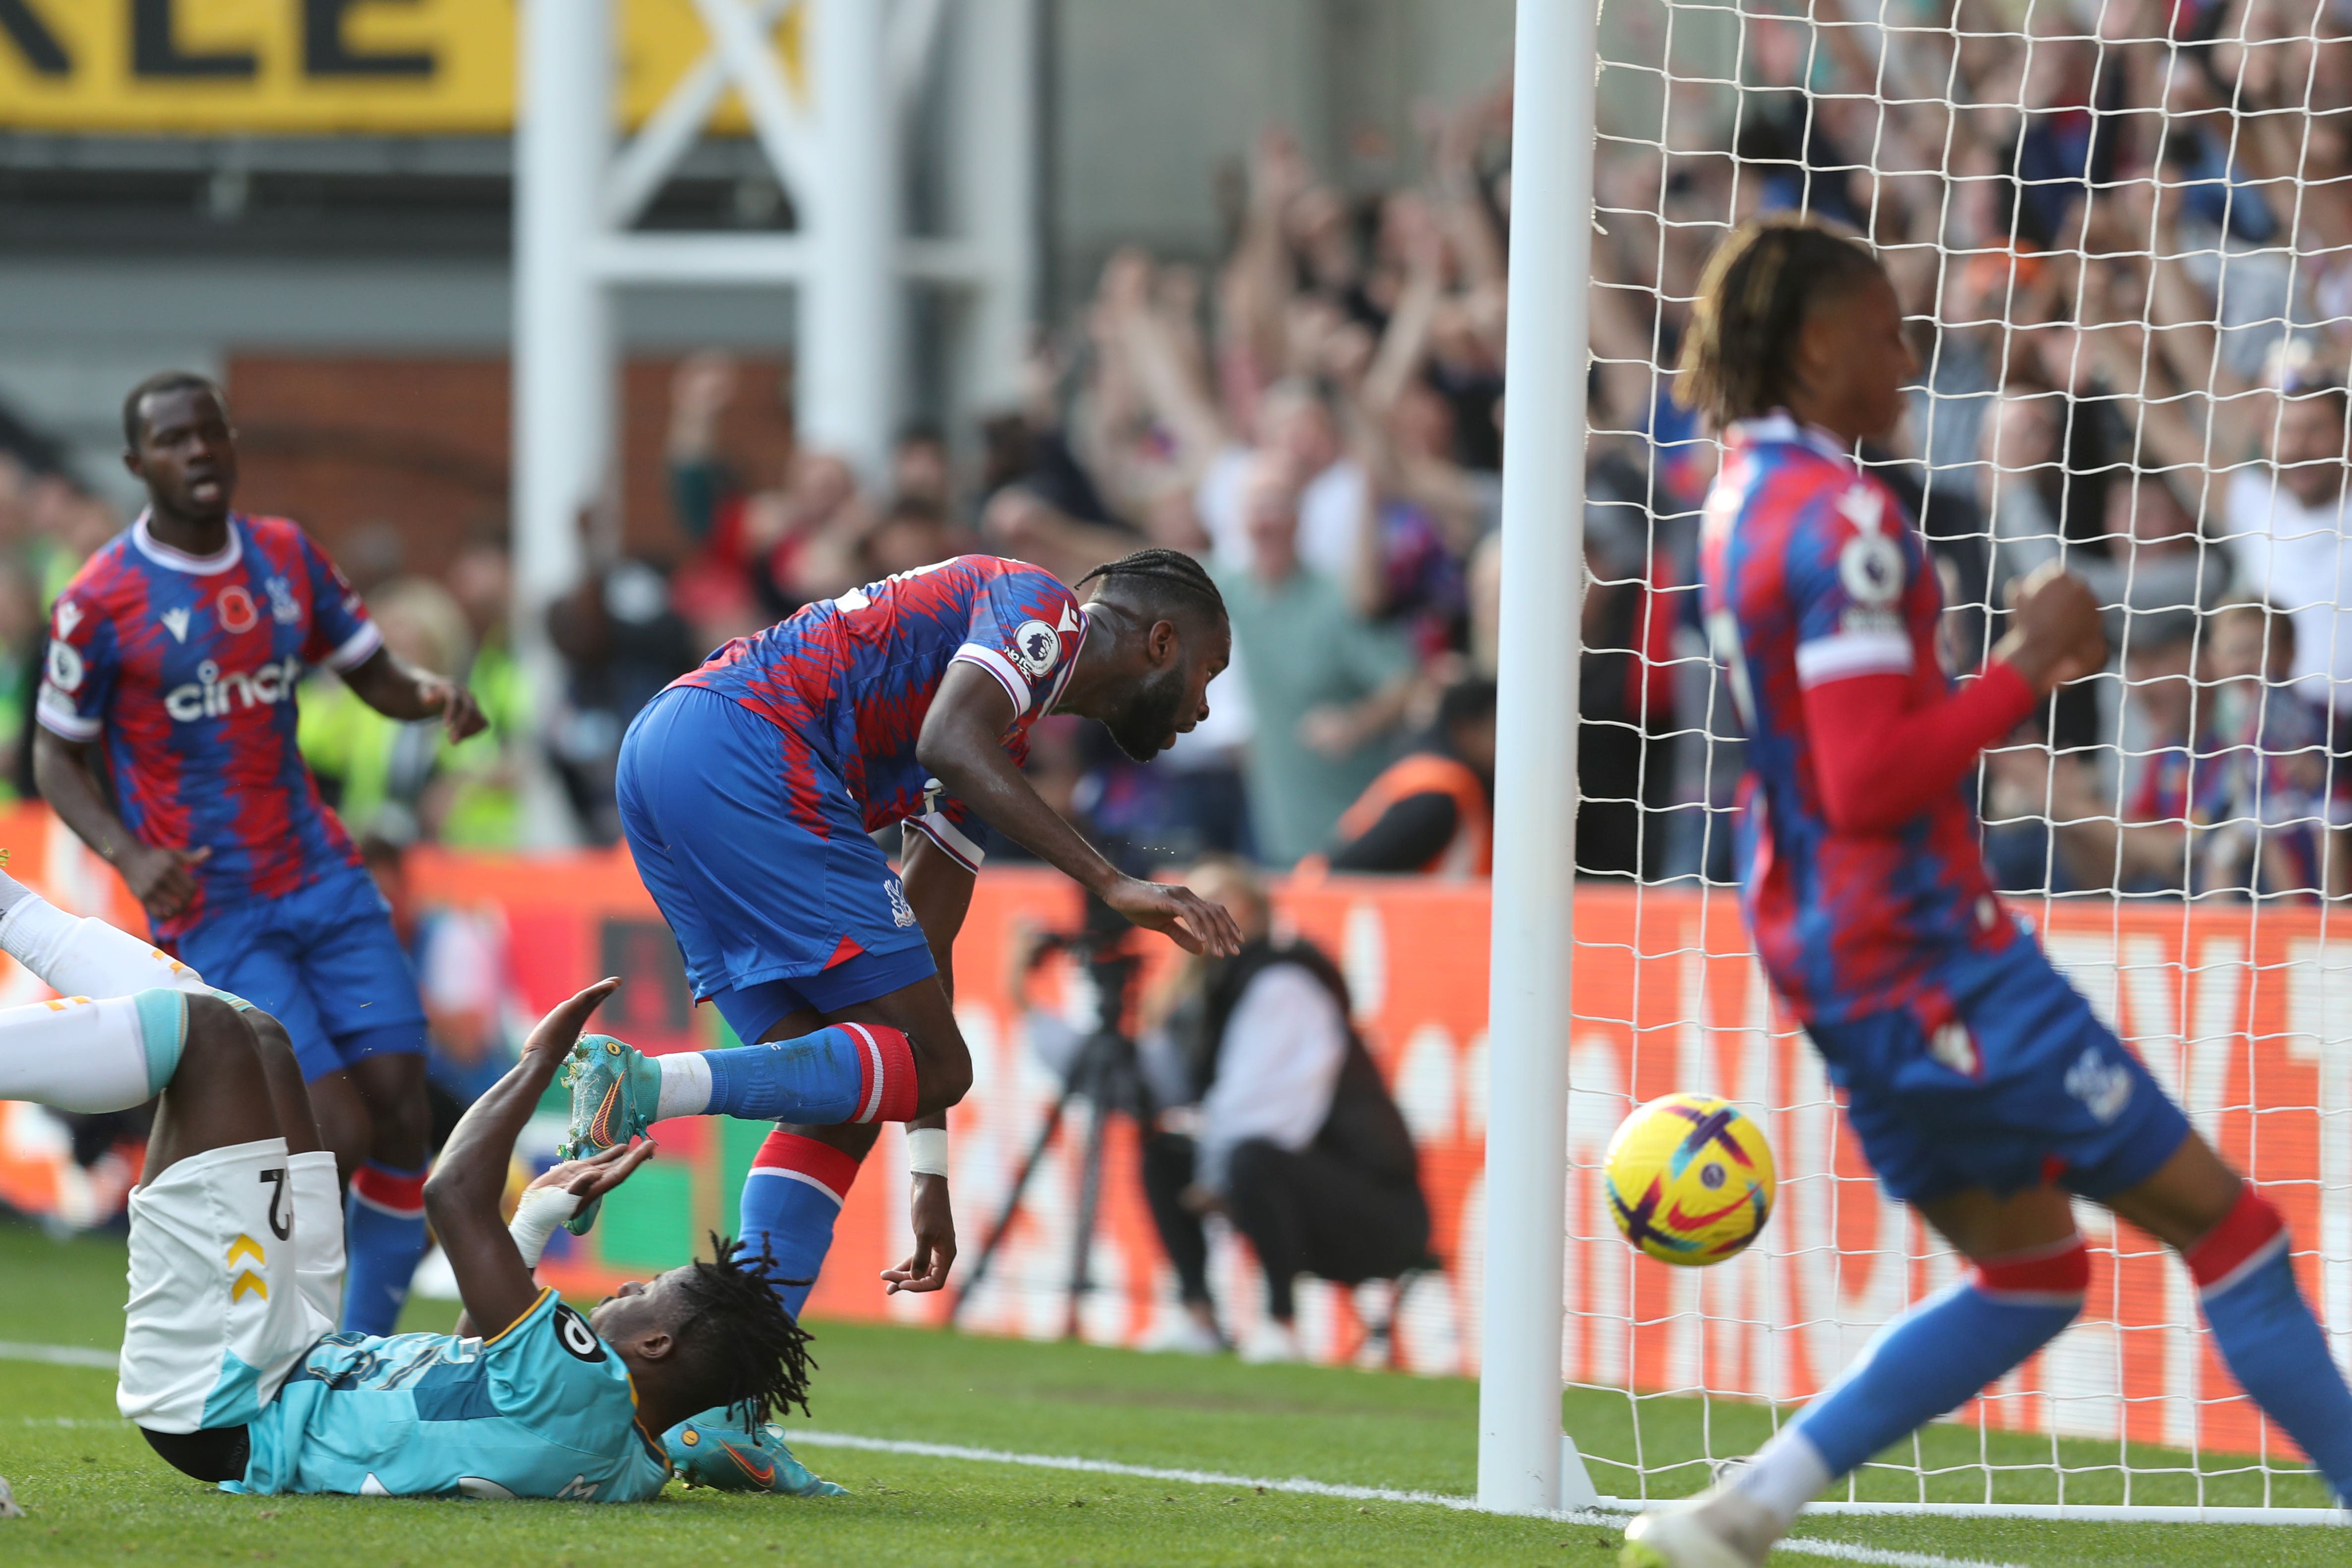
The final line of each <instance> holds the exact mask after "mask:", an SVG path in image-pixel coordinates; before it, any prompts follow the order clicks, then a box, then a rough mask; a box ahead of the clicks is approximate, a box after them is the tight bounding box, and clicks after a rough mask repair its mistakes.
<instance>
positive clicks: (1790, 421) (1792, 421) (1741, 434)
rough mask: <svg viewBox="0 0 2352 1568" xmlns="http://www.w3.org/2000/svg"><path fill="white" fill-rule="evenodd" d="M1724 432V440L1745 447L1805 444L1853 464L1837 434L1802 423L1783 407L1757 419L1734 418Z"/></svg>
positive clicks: (1844, 463)
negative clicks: (1766, 444)
mask: <svg viewBox="0 0 2352 1568" xmlns="http://www.w3.org/2000/svg"><path fill="white" fill-rule="evenodd" d="M1723 434H1724V436H1725V437H1726V438H1727V439H1728V440H1730V441H1733V442H1735V443H1738V444H1740V445H1746V446H1755V445H1759V444H1761V443H1763V442H1767V441H1779V442H1783V443H1787V444H1789V445H1792V446H1798V447H1807V448H1810V449H1811V450H1812V451H1815V452H1818V453H1820V454H1821V455H1822V457H1824V458H1828V459H1829V460H1830V461H1831V462H1832V463H1835V464H1837V465H1838V466H1839V467H1840V468H1853V453H1852V452H1849V451H1847V450H1846V449H1845V448H1844V447H1841V446H1839V445H1838V440H1837V437H1834V436H1832V435H1831V434H1830V433H1829V432H1828V431H1826V430H1824V429H1822V427H1821V426H1818V425H1807V424H1803V423H1801V421H1800V420H1799V419H1798V418H1797V416H1795V415H1793V414H1791V413H1790V412H1789V411H1788V410H1787V409H1785V408H1775V409H1774V410H1772V412H1771V413H1769V414H1767V415H1765V416H1763V417H1762V418H1760V419H1739V420H1735V421H1733V422H1732V425H1731V427H1730V428H1729V429H1727V430H1726V431H1725V432H1724V433H1723Z"/></svg>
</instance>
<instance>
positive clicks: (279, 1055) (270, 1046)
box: [237, 1006, 300, 1072]
mask: <svg viewBox="0 0 2352 1568" xmlns="http://www.w3.org/2000/svg"><path fill="white" fill-rule="evenodd" d="M237 1016H238V1017H240V1018H242V1019H244V1020H245V1026H246V1027H247V1029H250V1030H251V1031H252V1032H253V1046H254V1049H255V1050H257V1051H258V1052H259V1053H260V1055H261V1059H262V1061H263V1062H264V1063H265V1064H267V1065H272V1066H274V1065H276V1064H278V1063H279V1062H281V1061H283V1062H292V1063H294V1064H295V1070H297V1071H298V1072H299V1070H300V1063H299V1061H298V1060H297V1059H296V1058H295V1055H294V1037H292V1036H291V1035H289V1034H288V1033H287V1032H286V1026H285V1025H283V1024H281V1023H279V1022H278V1020H277V1019H276V1018H275V1017H273V1016H270V1015H269V1014H268V1013H265V1012H263V1011H262V1010H261V1009H260V1008H258V1007H250V1006H248V1007H246V1008H244V1009H241V1010H237Z"/></svg>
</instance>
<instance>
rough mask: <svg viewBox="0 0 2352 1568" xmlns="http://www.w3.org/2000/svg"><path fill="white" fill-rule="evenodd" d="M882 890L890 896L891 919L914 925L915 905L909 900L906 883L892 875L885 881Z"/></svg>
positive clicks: (905, 924)
mask: <svg viewBox="0 0 2352 1568" xmlns="http://www.w3.org/2000/svg"><path fill="white" fill-rule="evenodd" d="M882 891H883V892H884V893H886V894H887V895H888V896H889V900H890V919H891V920H892V921H895V922H896V923H898V924H899V925H902V926H910V925H913V924H914V923H915V906H914V905H912V904H910V903H908V901H907V889H906V884H904V883H902V882H900V881H899V880H898V878H896V877H892V878H889V879H886V880H885V881H884V882H883V884H882Z"/></svg>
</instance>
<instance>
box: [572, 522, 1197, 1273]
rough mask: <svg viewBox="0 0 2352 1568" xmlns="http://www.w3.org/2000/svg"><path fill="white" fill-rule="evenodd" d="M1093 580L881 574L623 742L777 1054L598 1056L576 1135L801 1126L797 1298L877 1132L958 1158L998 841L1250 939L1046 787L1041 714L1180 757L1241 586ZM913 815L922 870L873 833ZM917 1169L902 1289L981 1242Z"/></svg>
mask: <svg viewBox="0 0 2352 1568" xmlns="http://www.w3.org/2000/svg"><path fill="white" fill-rule="evenodd" d="M1095 575H1096V576H1097V577H1098V578H1099V579H1100V583H1099V586H1098V587H1097V589H1096V591H1095V593H1094V595H1093V596H1092V597H1091V598H1090V599H1089V600H1088V601H1087V603H1086V604H1084V605H1080V604H1079V602H1078V600H1077V598H1076V595H1074V594H1073V593H1072V592H1071V590H1070V589H1069V588H1067V587H1066V586H1065V585H1064V584H1062V583H1061V582H1060V581H1058V580H1057V579H1056V578H1055V577H1054V575H1053V574H1051V573H1048V572H1045V571H1043V570H1041V569H1040V568H1038V567H1035V566H1032V565H1029V564H1027V563H1023V562H1018V561H1006V560H1002V559H999V558H997V557H995V556H988V555H964V556H958V557H956V558H955V559H953V560H951V561H943V562H940V563H938V564H937V565H934V566H926V567H923V568H920V569H919V570H917V571H913V572H906V573H901V574H898V575H897V576H895V577H890V578H887V579H885V580H884V581H882V582H878V583H872V584H867V585H866V586H865V587H863V588H857V589H853V590H851V591H850V592H849V593H847V594H845V595H842V596H841V597H839V598H838V599H833V600H828V601H825V602H824V603H820V604H815V605H809V606H808V607H807V608H805V609H803V610H802V611H801V612H800V613H798V614H797V615H795V616H793V617H792V618H791V619H789V620H786V621H783V622H781V623H779V624H778V625H776V626H771V627H769V628H768V629H767V630H766V631H763V632H761V633H760V634H758V635H757V636H755V637H741V638H738V639H736V640H735V641H733V642H731V643H729V644H728V645H727V646H726V647H722V648H720V649H719V651H718V652H717V653H715V654H713V655H711V656H710V658H709V659H708V660H707V661H706V662H705V663H704V664H703V666H702V667H701V668H699V669H697V670H694V671H692V672H691V673H689V674H688V675H685V676H682V677H681V678H679V679H677V681H676V682H674V683H673V684H672V685H671V686H670V688H669V689H667V690H666V691H664V692H663V693H662V694H661V695H660V696H659V697H657V698H656V699H655V700H654V701H653V702H652V703H650V704H648V705H647V707H646V710H645V711H644V712H642V713H640V714H639V715H638V716H637V718H636V720H635V722H633V723H632V724H631V725H630V727H629V732H628V735H627V737H626V739H625V741H624V742H623V743H622V747H621V760H620V768H619V776H618V779H617V791H616V793H617V795H618V798H619V804H620V809H621V821H622V824H623V826H624V827H625V830H626V832H627V834H628V839H629V849H630V852H631V853H632V855H634V856H635V859H636V864H637V869H638V873H639V875H641V876H642V877H644V879H645V881H646V889H648V890H649V891H650V892H651V893H652V894H653V896H654V901H655V902H656V904H657V905H658V906H660V909H661V911H662V915H663V918H664V919H666V920H667V921H668V922H669V926H670V930H671V931H672V932H673V933H674V934H675V935H676V936H677V942H678V947H679V950H680V951H681V952H682V953H683V954H684V956H685V961H686V970H687V975H688V979H689V980H690V981H691V982H692V983H693V985H694V990H695V994H696V995H697V996H698V997H699V998H704V999H708V1000H709V1001H710V1002H712V1003H713V1004H715V1005H717V1006H718V1008H719V1012H720V1014H721V1015H722V1016H724V1017H725V1018H726V1019H727V1021H728V1023H729V1024H730V1026H732V1027H733V1029H734V1031H735V1033H736V1035H737V1036H738V1037H740V1038H741V1039H742V1040H745V1041H747V1042H754V1043H753V1044H751V1045H747V1046H746V1047H742V1048H740V1049H735V1050H722V1051H707V1052H696V1053H680V1054H678V1055H674V1056H667V1057H662V1058H654V1059H646V1058H639V1057H638V1056H637V1055H636V1053H635V1052H634V1051H631V1050H629V1049H628V1048H627V1047H622V1046H619V1045H618V1042H614V1046H613V1048H610V1049H606V1050H604V1051H602V1052H601V1053H591V1054H590V1056H589V1057H588V1058H586V1059H584V1060H583V1066H582V1070H581V1072H580V1073H578V1074H575V1077H574V1080H573V1093H574V1097H575V1098H574V1101H573V1106H574V1114H573V1121H572V1147H573V1148H574V1149H575V1150H577V1151H578V1152H581V1153H583V1154H584V1153H587V1152H593V1150H594V1149H597V1148H601V1147H604V1146H607V1145H609V1144H610V1143H612V1142H626V1141H627V1140H628V1139H629V1138H630V1137H632V1136H634V1135H635V1132H637V1131H640V1130H642V1129H643V1127H644V1126H645V1125H646V1123H647V1122H649V1121H654V1120H656V1119H658V1118H661V1117H666V1116H673V1115H694V1114H702V1113H706V1112H708V1113H712V1114H724V1115H732V1116H739V1117H748V1118H761V1119H772V1120H775V1121H779V1122H780V1123H782V1126H781V1128H780V1130H779V1131H778V1132H777V1133H776V1134H775V1135H774V1136H772V1137H771V1138H770V1139H769V1140H768V1142H767V1144H766V1145H765V1146H764V1147H763V1148H762V1149H761V1153H760V1157H759V1160H758V1162H757V1163H756V1166H755V1168H754V1170H753V1173H752V1175H751V1180H750V1182H749V1183H748V1184H747V1185H746V1187H745V1190H744V1194H743V1210H742V1213H743V1226H744V1234H745V1236H746V1237H747V1238H748V1240H749V1243H750V1245H751V1246H753V1247H759V1246H761V1245H762V1244H764V1245H765V1246H766V1247H768V1248H769V1250H770V1251H771V1252H772V1254H773V1256H774V1258H775V1259H776V1264H777V1268H776V1279H777V1280H778V1281H779V1285H778V1289H779V1290H780V1291H781V1292H782V1294H783V1296H784V1299H785V1300H786V1302H787V1304H788V1305H789V1306H791V1307H792V1309H793V1310H794V1311H798V1310H799V1308H800V1306H801V1303H802V1301H803V1300H804V1298H805V1297H806V1295H807V1290H808V1284H809V1281H811V1280H813V1279H814V1277H815V1274H816V1271H817V1268H818V1266H819V1265H820V1264H821V1263H822V1262H823V1260H824V1254H825V1250H826V1248H827V1247H828V1246H829V1245H830V1242H831V1237H832V1231H833V1223H834V1217H835V1213H836V1212H837V1211H838V1209H839V1207H840V1205H841V1200H842V1196H843V1194H845V1192H846V1191H847V1188H848V1184H849V1182H850V1180H851V1179H852V1178H853V1177H854V1176H855V1175H856V1172H857V1166H858V1163H859V1162H860V1161H861V1160H862V1159H863V1158H864V1156H865V1154H866V1152H867V1151H868V1150H869V1149H870V1148H872V1146H873V1143H874V1139H875V1134H876V1131H877V1124H878V1123H880V1122H883V1121H908V1122H912V1123H914V1124H915V1126H916V1127H917V1129H918V1130H919V1132H918V1136H919V1137H920V1138H921V1139H922V1142H921V1143H919V1144H917V1145H915V1147H916V1148H918V1149H919V1150H920V1149H927V1148H936V1147H937V1145H938V1143H939V1142H943V1141H944V1135H943V1134H938V1135H934V1134H933V1133H932V1131H931V1130H932V1129H933V1128H936V1127H940V1126H943V1124H944V1115H945V1112H946V1110H947V1108H948V1107H949V1106H950V1105H952V1104H954V1103H955V1102H956V1101H957V1100H960V1099H961V1098H962V1095H963V1091H964V1089H965V1086H966V1085H967V1084H968V1083H969V1082H970V1080H971V1058H970V1057H969V1055H968V1053H967V1051H966V1048H965V1046H964V1042H963V1038H962V1036H961V1032H960V1031H959V1029H958V1027H957V1025H956V1021H955V1015H954V1013H953V1011H952V1010H951V1009H950V992H949V984H950V966H949V958H950V949H951V947H952V944H953V942H954V940H955V936H956V932H957V930H958V928H960V927H961V924H962V922H963V917H964V912H965V910H966V908H967V906H968V904H969V902H970V900H971V887H972V877H973V874H974V872H975V871H976V870H977V869H978V868H979V866H980V863H981V858H982V839H983V837H985V834H986V830H987V829H988V828H993V829H995V830H996V831H999V832H1003V833H1004V834H1007V835H1008V836H1010V837H1013V839H1015V840H1016V841H1017V842H1019V843H1021V844H1022V845H1024V847H1027V848H1028V849H1029V850H1031V851H1032V852H1033V853H1034V854H1035V855H1037V856H1038V858H1041V859H1043V860H1045V861H1046V862H1047V863H1048V864H1050V865H1053V866H1055V867H1057V868H1060V869H1062V870H1063V871H1065V872H1066V873H1068V874H1069V875H1070V876H1071V877H1072V878H1073V879H1076V880H1077V881H1078V882H1079V883H1080V884H1081V885H1082V886H1084V887H1085V888H1086V889H1087V890H1088V891H1089V892H1092V893H1094V894H1096V895H1097V896H1098V897H1099V898H1101V899H1102V900H1104V901H1105V902H1106V903H1108V904H1109V905H1110V906H1111V907H1112V908H1113V909H1116V910H1118V911H1119V912H1120V913H1121V914H1123V915H1125V916H1127V917H1128V919H1129V920H1131V921H1134V922H1135V923H1137V924H1138V925H1143V926H1149V927H1150V928H1152V929H1154V930H1157V931H1165V932H1166V933H1168V934H1169V935H1170V936H1171V938H1173V939H1174V940H1176V941H1177V942H1180V943H1181V944H1183V945H1184V946H1185V947H1187V948H1190V949H1192V951H1194V952H1200V951H1202V950H1204V949H1205V950H1208V951H1211V952H1233V951H1234V950H1235V949H1237V948H1238V947H1239V945H1240V941H1239V937H1238V935H1237V933H1236V931H1235V930H1234V923H1233V920H1232V917H1231V916H1229V915H1228V914H1227V913H1226V912H1225V911H1224V910H1223V909H1222V908H1220V907H1218V906H1216V905H1213V904H1208V903H1204V902H1203V901H1202V900H1200V899H1198V898H1196V897H1194V896H1193V895H1192V893H1191V892H1189V891H1187V890H1186V889H1182V888H1173V887H1167V886H1163V885H1161V884H1159V883H1155V882H1150V881H1143V880H1139V879H1136V878H1132V877H1129V876H1126V875H1124V874H1122V873H1121V872H1119V871H1118V869H1117V868H1114V867H1112V866H1111V865H1110V864H1109V863H1108V861H1106V860H1105V859H1104V858H1103V857H1102V856H1101V855H1099V854H1097V852H1096V851H1095V849H1094V848H1093V847H1092V846H1090V845H1088V844H1087V841H1086V840H1085V839H1084V838H1083V837H1080V836H1079V835H1078V834H1077V832H1076V830H1075V829H1073V828H1072V827H1071V826H1069V824H1067V823H1066V822H1065V821H1064V820H1063V819H1062V818H1061V817H1060V816H1057V815H1056V814H1055V812H1054V810H1053V809H1052V808H1051V807H1050V806H1048V805H1046V804H1045V801H1043V800H1042V799H1040V798H1039V797H1038V795H1037V794H1036V792H1035V791H1034V790H1033V789H1032V788H1031V787H1030V786H1029V784H1028V783H1027V781H1026V780H1024V778H1023V776H1022V774H1021V771H1020V763H1021V761H1022V758H1023V757H1024V754H1025V752H1026V751H1027V746H1028V733H1029V729H1030V726H1031V725H1032V724H1034V722H1035V721H1037V720H1038V719H1039V718H1041V717H1043V716H1044V715H1045V713H1047V712H1049V711H1055V710H1058V711H1061V712H1066V713H1076V714H1081V715H1085V716H1087V717H1089V718H1094V719H1097V720H1099V721H1101V722H1102V723H1103V724H1104V725H1105V726H1106V727H1107V728H1108V730H1109V731H1110V732H1111V736H1112V738H1113V739H1114V740H1115V741H1116V742H1118V745H1119V747H1120V748H1121V749H1122V750H1124V751H1125V752H1128V754H1129V755H1130V756H1134V757H1136V758H1138V759H1143V758H1149V757H1150V756H1152V755H1153V754H1155V753H1157V752H1160V751H1161V750H1163V749H1164V748H1166V747H1167V746H1168V745H1170V744H1171V743H1172V742H1174V740H1175V738H1176V735H1177V732H1178V731H1183V730H1190V729H1191V728H1192V726H1193V725H1194V724H1195V723H1196V722H1198V721H1199V720H1200V719H1201V717H1202V715H1204V714H1205V713H1206V712H1207V711H1208V698H1207V692H1208V685H1209V682H1210V680H1211V679H1213V678H1214V677H1215V676H1216V674H1217V673H1218V672H1219V671H1220V670H1222V669H1223V668H1224V666H1225V663H1226V660H1227V659H1228V658H1229V657H1230V654H1231V647H1232V634H1231V632H1230V630H1229V628H1228V626H1227V625H1226V620H1225V613H1224V605H1223V599H1222V598H1221V597H1220V596H1219V595H1218V593H1217V590H1216V587H1215V585H1214V584H1213V583H1212V582H1210V580H1209V578H1208V576H1207V574H1205V573H1203V572H1202V570H1201V568H1200V566H1199V565H1198V563H1195V562H1193V561H1192V559H1191V558H1190V557H1187V556H1183V555H1180V554H1177V553H1175V552H1169V551H1141V552H1137V553H1136V554H1134V555H1130V556H1128V557H1126V558H1124V559H1123V560H1120V561H1117V562H1113V563H1110V564H1109V565H1108V566H1106V567H1105V568H1103V569H1102V570H1101V571H1100V572H1099V573H1097V574H1095ZM1082 585H1083V584H1082ZM898 825H903V826H904V829H905V831H904V833H903V835H902V838H903V844H904V847H905V855H904V878H903V880H902V879H901V877H900V875H899V874H898V872H895V871H893V869H892V868H891V866H890V864H889V862H888V860H887V859H886V858H884V856H883V853H882V851H881V850H880V849H879V848H877V847H876V845H875V843H874V841H873V839H872V837H870V835H871V834H873V833H874V832H876V831H878V830H880V829H883V828H886V827H889V826H898ZM771 1043H772V1044H771ZM914 1163H915V1166H916V1169H917V1171H918V1177H917V1181H916V1184H915V1192H914V1194H913V1199H914V1205H913V1206H914V1215H913V1220H914V1226H913V1228H914V1234H915V1252H914V1254H913V1256H912V1257H911V1258H909V1259H908V1262H907V1263H906V1265H904V1266H903V1267H902V1268H898V1269H894V1270H892V1271H890V1274H889V1275H888V1276H887V1278H889V1279H890V1280H891V1282H892V1285H893V1287H894V1288H902V1289H918V1290H929V1289H938V1288H939V1287H940V1285H941V1284H942V1283H944V1281H945V1279H946V1278H947V1272H948V1268H949V1265H950V1261H951V1259H952V1258H953V1257H954V1239H953V1237H954V1232H953V1226H952V1222H951V1220H950V1216H949V1214H948V1205H947V1196H946V1186H945V1180H944V1177H945V1171H944V1164H945V1161H944V1156H943V1155H932V1156H929V1157H923V1156H921V1155H919V1156H918V1158H917V1159H916V1160H915V1162H914ZM592 1221H593V1211H583V1214H582V1215H579V1216H576V1217H575V1218H574V1219H573V1220H572V1222H571V1223H572V1226H574V1228H575V1229H584V1228H585V1226H587V1225H588V1224H589V1223H591V1222H592Z"/></svg>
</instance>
